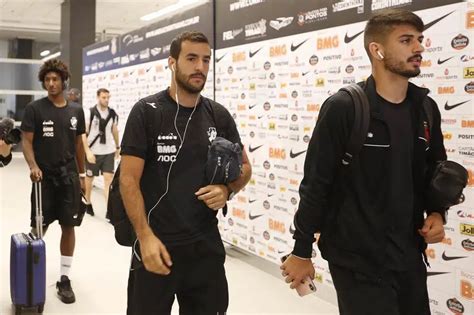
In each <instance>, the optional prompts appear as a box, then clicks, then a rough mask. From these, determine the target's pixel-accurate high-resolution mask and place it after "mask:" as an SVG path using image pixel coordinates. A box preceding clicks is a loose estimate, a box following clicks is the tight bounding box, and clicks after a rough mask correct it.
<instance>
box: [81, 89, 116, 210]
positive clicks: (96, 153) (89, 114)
mask: <svg viewBox="0 0 474 315" xmlns="http://www.w3.org/2000/svg"><path fill="white" fill-rule="evenodd" d="M109 99H110V92H109V91H108V90H107V89H104V88H100V89H98V90H97V104H96V105H95V106H93V107H91V108H90V109H88V110H84V116H85V120H86V134H87V137H86V135H84V138H83V143H84V150H85V152H86V181H85V182H86V190H85V197H86V200H87V202H88V204H87V210H86V211H87V213H89V214H90V215H94V208H93V207H92V202H91V192H92V184H93V181H94V176H99V175H100V174H99V172H100V173H102V175H103V176H104V197H105V202H106V203H107V200H108V194H109V186H110V183H111V182H112V178H113V176H114V170H115V159H116V158H118V157H119V153H120V146H119V133H118V128H117V124H118V115H117V113H116V112H115V110H113V109H112V108H110V107H109ZM106 216H107V215H106Z"/></svg>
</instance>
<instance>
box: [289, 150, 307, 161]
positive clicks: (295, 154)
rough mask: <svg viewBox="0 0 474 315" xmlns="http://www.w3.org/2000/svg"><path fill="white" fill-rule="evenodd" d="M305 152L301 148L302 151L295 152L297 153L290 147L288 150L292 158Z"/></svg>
mask: <svg viewBox="0 0 474 315" xmlns="http://www.w3.org/2000/svg"><path fill="white" fill-rule="evenodd" d="M305 152H306V150H303V151H301V152H297V153H293V149H291V150H290V158H292V159H294V158H296V157H298V156H300V155H301V154H303V153H305Z"/></svg>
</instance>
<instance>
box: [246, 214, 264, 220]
mask: <svg viewBox="0 0 474 315" xmlns="http://www.w3.org/2000/svg"><path fill="white" fill-rule="evenodd" d="M262 215H263V214H257V215H252V214H251V213H249V219H250V220H255V219H258V218H260V217H261V216H262Z"/></svg>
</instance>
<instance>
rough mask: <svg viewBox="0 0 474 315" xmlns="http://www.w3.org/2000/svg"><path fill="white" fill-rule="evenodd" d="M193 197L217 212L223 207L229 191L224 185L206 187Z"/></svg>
mask: <svg viewBox="0 0 474 315" xmlns="http://www.w3.org/2000/svg"><path fill="white" fill-rule="evenodd" d="M195 195H196V196H198V199H199V200H202V201H204V203H205V204H206V205H207V206H208V207H209V208H211V209H213V210H216V211H217V210H219V209H221V208H222V207H224V206H225V203H226V202H227V198H228V197H229V189H228V188H227V186H225V185H207V186H206V187H202V188H200V189H199V190H198V191H197V192H195Z"/></svg>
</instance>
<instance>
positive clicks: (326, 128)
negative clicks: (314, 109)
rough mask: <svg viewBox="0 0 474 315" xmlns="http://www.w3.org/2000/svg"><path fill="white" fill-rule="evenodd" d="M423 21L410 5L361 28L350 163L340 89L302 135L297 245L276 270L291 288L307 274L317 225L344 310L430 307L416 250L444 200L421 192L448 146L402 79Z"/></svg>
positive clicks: (348, 126)
mask: <svg viewBox="0 0 474 315" xmlns="http://www.w3.org/2000/svg"><path fill="white" fill-rule="evenodd" d="M423 30H424V24H423V21H422V20H421V19H420V18H419V17H418V16H417V15H415V14H414V13H411V12H409V11H405V10H400V9H390V10H384V11H380V12H379V13H377V14H375V15H374V16H373V17H372V18H371V19H370V20H369V21H368V23H367V26H366V28H365V33H364V37H365V38H364V45H365V49H366V51H367V53H368V55H369V58H370V61H371V63H372V75H371V76H370V77H369V78H368V79H367V81H366V82H365V83H362V85H363V87H364V90H365V93H366V94H367V97H368V99H369V103H370V124H369V132H368V134H367V138H366V139H365V143H364V144H363V146H362V148H361V150H360V152H359V154H357V155H356V156H354V157H353V160H352V162H351V163H349V164H343V163H342V159H343V155H344V153H345V149H346V145H347V143H348V140H349V138H350V134H351V130H352V125H353V122H354V105H353V103H352V100H351V98H350V96H349V94H346V93H345V92H338V93H336V94H334V95H333V96H331V97H329V98H328V99H327V100H326V101H325V103H324V105H323V107H322V109H321V112H320V114H319V117H318V122H317V123H316V127H315V129H314V132H313V136H312V138H311V142H310V144H309V148H308V154H307V156H306V161H305V168H304V178H303V181H302V182H301V185H300V198H301V200H300V203H299V207H298V211H297V212H296V214H295V218H294V225H295V228H296V232H295V234H294V239H295V245H294V249H293V252H292V255H291V256H290V257H289V258H288V259H287V260H286V261H285V263H284V264H283V265H282V266H281V269H282V274H283V276H285V277H286V282H287V283H291V288H295V287H296V286H297V285H299V284H300V283H301V281H302V279H304V278H306V277H308V276H309V277H312V278H314V273H315V270H314V267H313V265H312V262H311V259H310V258H311V252H312V243H313V242H314V240H315V238H314V233H317V232H319V233H321V235H320V239H319V241H318V246H319V249H320V250H321V253H322V256H323V258H324V259H326V260H327V261H328V263H329V269H330V272H331V276H332V279H333V282H334V286H335V288H336V291H337V297H338V304H339V310H340V314H343V315H353V314H357V315H359V314H360V315H370V314H384V315H424V314H430V308H429V300H428V292H427V285H426V279H427V275H426V266H425V263H426V264H427V261H426V256H425V255H424V250H425V249H426V243H437V242H440V241H441V240H442V239H443V238H444V227H443V224H444V222H445V209H431V208H429V207H428V206H427V202H426V200H425V199H424V198H425V197H424V191H425V186H426V184H427V183H428V182H429V179H430V174H431V173H432V170H433V169H434V167H435V165H436V162H437V161H441V160H446V151H445V148H444V145H443V136H442V133H441V127H440V125H441V117H440V112H439V109H438V107H437V105H436V103H435V102H434V101H433V100H432V99H431V98H429V97H428V95H427V94H428V90H427V89H424V88H420V87H417V86H416V85H414V84H412V83H410V82H408V80H409V79H410V78H412V77H416V76H417V75H418V74H419V73H420V66H421V60H422V55H421V54H422V52H423V51H424V47H423V45H422V41H423V35H422V32H423ZM426 98H429V99H428V100H429V103H430V104H431V106H432V112H433V124H432V126H428V122H429V120H428V116H427V114H426V113H425V112H424V110H423V101H424V100H425V99H426ZM425 213H426V216H425ZM423 258H424V260H423Z"/></svg>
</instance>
